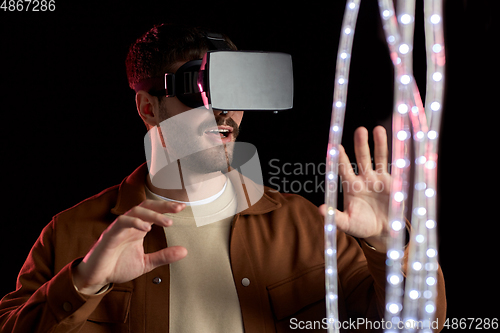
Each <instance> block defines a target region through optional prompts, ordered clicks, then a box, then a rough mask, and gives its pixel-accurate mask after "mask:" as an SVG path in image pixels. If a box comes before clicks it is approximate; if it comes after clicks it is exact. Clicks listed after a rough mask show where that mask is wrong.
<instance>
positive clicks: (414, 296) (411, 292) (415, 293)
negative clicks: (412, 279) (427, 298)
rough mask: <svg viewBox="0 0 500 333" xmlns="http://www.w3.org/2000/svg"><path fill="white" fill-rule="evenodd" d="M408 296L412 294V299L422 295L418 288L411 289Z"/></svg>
mask: <svg viewBox="0 0 500 333" xmlns="http://www.w3.org/2000/svg"><path fill="white" fill-rule="evenodd" d="M408 296H410V298H411V299H417V298H418V297H419V296H420V293H419V292H418V290H411V291H410V292H409V293H408Z"/></svg>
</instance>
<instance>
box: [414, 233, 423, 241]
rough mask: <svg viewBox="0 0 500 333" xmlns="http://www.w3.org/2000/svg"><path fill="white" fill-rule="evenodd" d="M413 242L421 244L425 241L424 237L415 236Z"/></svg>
mask: <svg viewBox="0 0 500 333" xmlns="http://www.w3.org/2000/svg"><path fill="white" fill-rule="evenodd" d="M415 240H416V241H417V243H423V241H424V240H425V237H424V235H422V234H420V235H416V236H415Z"/></svg>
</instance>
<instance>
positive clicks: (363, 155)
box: [320, 126, 391, 251]
mask: <svg viewBox="0 0 500 333" xmlns="http://www.w3.org/2000/svg"><path fill="white" fill-rule="evenodd" d="M373 141H374V143H375V147H374V148H375V149H374V162H375V170H374V169H373V167H372V161H371V154H370V147H369V145H368V131H367V129H366V128H364V127H359V128H358V129H357V130H356V131H355V133H354V151H355V155H356V162H357V168H358V174H357V175H356V174H355V172H354V170H353V168H352V165H351V162H350V161H349V157H348V156H347V154H346V153H345V151H344V148H343V147H342V146H340V147H339V148H340V149H339V153H340V154H339V175H340V176H341V179H342V190H343V193H344V211H343V212H341V211H339V210H337V211H336V212H335V222H336V224H337V227H338V228H339V229H340V230H342V231H344V232H346V233H348V234H350V235H352V236H354V237H358V238H364V239H365V240H366V241H367V242H368V243H369V244H371V245H373V246H375V248H376V249H377V250H380V251H384V250H385V242H384V240H383V236H384V233H385V232H386V228H387V221H388V210H389V197H390V185H391V175H390V174H389V173H388V171H387V160H388V148H387V133H386V131H385V129H384V128H383V127H382V126H377V127H375V129H374V130H373ZM320 211H321V213H322V214H323V215H325V214H326V206H325V205H322V206H321V207H320Z"/></svg>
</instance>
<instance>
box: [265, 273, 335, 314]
mask: <svg viewBox="0 0 500 333" xmlns="http://www.w3.org/2000/svg"><path fill="white" fill-rule="evenodd" d="M324 268H325V265H324V264H319V265H316V266H313V267H311V268H309V269H307V270H305V271H302V272H300V273H298V274H295V275H293V276H291V277H289V278H287V279H284V280H282V281H279V282H277V283H274V284H272V285H270V286H267V291H268V294H269V298H270V300H271V306H272V309H273V312H274V315H275V317H276V319H277V320H282V319H283V318H286V317H290V316H292V315H294V314H296V313H297V312H299V311H301V310H302V309H304V308H306V307H308V306H309V305H312V304H314V303H317V302H320V301H324V298H325V270H324ZM318 315H320V316H321V315H322V314H318ZM320 319H321V318H320Z"/></svg>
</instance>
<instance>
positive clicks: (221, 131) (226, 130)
mask: <svg viewBox="0 0 500 333" xmlns="http://www.w3.org/2000/svg"><path fill="white" fill-rule="evenodd" d="M209 132H211V133H228V132H229V130H228V129H214V130H210V131H209Z"/></svg>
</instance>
